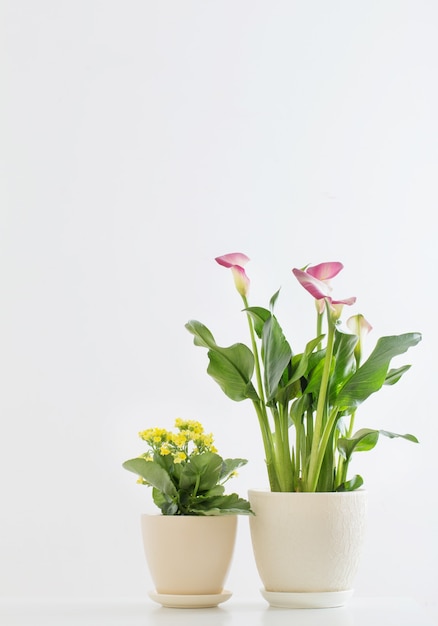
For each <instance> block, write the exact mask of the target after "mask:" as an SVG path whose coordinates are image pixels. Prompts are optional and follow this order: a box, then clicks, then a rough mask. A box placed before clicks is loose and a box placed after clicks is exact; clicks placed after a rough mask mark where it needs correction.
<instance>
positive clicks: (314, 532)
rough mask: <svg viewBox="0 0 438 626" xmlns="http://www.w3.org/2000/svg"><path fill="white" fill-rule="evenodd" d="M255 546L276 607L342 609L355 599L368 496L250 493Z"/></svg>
mask: <svg viewBox="0 0 438 626" xmlns="http://www.w3.org/2000/svg"><path fill="white" fill-rule="evenodd" d="M249 501H250V503H251V508H252V510H253V511H254V513H255V515H254V516H252V517H250V519H249V523H250V531H251V540H252V545H253V550H254V558H255V561H256V566H257V570H258V573H259V576H260V578H261V580H262V582H263V585H264V589H263V590H262V595H263V597H264V598H265V599H266V600H267V601H268V602H269V603H270V604H271V605H273V606H283V607H285V606H286V607H291V608H315V607H318V608H321V607H332V606H341V605H343V604H345V602H346V601H347V600H348V598H349V597H350V595H351V594H352V593H353V582H354V578H355V575H356V572H357V569H358V567H359V562H360V558H361V551H362V546H363V542H364V534H365V521H366V505H367V494H366V491H365V490H358V491H352V492H343V493H275V492H270V491H262V490H250V491H249Z"/></svg>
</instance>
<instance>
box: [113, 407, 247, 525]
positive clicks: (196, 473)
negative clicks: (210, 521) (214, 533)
mask: <svg viewBox="0 0 438 626" xmlns="http://www.w3.org/2000/svg"><path fill="white" fill-rule="evenodd" d="M175 429H176V430H175V432H172V431H169V430H166V429H164V428H148V429H147V430H143V431H141V432H140V433H139V436H140V438H141V439H142V440H143V441H144V442H146V444H147V445H148V446H149V449H148V450H146V452H144V453H142V454H140V455H139V456H137V457H135V458H133V459H129V460H127V461H125V462H124V463H123V467H124V468H125V469H127V470H129V471H130V472H133V473H134V474H137V476H138V481H137V482H139V483H140V484H143V485H147V486H148V487H152V497H153V500H154V503H155V504H156V505H157V506H158V508H159V509H160V510H161V512H162V513H163V515H237V514H241V515H242V514H243V515H250V514H251V513H252V511H251V509H250V504H249V502H248V501H247V500H245V499H243V498H240V497H239V496H238V495H237V494H236V493H231V494H225V487H224V485H225V483H226V482H227V481H228V480H229V479H230V478H233V477H234V476H236V474H237V472H236V470H237V469H238V468H239V467H242V466H243V465H245V464H246V463H247V461H246V459H223V458H222V457H221V456H219V454H218V453H217V450H216V448H215V446H214V445H213V435H212V434H211V433H205V432H204V427H203V426H202V424H201V423H200V422H197V421H195V420H183V419H181V418H177V419H176V420H175Z"/></svg>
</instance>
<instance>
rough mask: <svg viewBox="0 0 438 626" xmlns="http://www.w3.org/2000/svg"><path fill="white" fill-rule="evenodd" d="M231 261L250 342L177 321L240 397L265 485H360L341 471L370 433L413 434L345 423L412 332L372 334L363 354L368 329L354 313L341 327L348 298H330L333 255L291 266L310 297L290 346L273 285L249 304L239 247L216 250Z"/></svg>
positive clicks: (368, 445) (391, 379) (390, 373)
mask: <svg viewBox="0 0 438 626" xmlns="http://www.w3.org/2000/svg"><path fill="white" fill-rule="evenodd" d="M216 261H217V262H218V263H219V264H220V265H222V266H224V267H226V268H229V269H231V272H232V274H233V278H234V282H235V286H236V289H237V291H238V292H239V294H240V295H241V297H242V300H243V304H244V311H245V313H246V316H247V318H248V324H249V338H250V342H251V348H249V347H248V346H246V345H245V344H243V343H236V344H234V345H232V346H229V347H221V346H219V345H218V344H217V343H216V341H215V339H214V337H213V335H212V333H211V332H210V331H209V330H208V328H206V326H204V325H203V324H201V323H200V322H198V321H195V320H191V321H189V322H188V323H187V324H186V328H187V329H188V330H189V331H190V333H192V334H193V335H194V343H195V345H197V346H201V347H204V348H207V350H208V358H209V365H208V369H207V372H208V374H209V375H210V376H211V377H212V378H213V379H214V380H215V381H216V382H217V383H218V384H219V385H220V387H221V388H222V390H223V391H224V392H225V394H226V395H227V396H228V397H229V398H231V399H232V400H235V401H241V400H245V399H249V400H250V401H251V402H252V403H253V405H254V408H255V411H256V414H257V418H258V422H259V426H260V431H261V435H262V440H263V445H264V452H265V461H266V466H267V472H268V478H269V483H270V488H271V491H286V492H287V491H306V492H314V491H352V490H355V489H357V488H359V487H360V486H361V485H362V484H363V479H362V477H361V476H359V475H355V476H353V477H352V478H348V477H347V473H348V466H349V463H350V460H351V457H352V455H353V453H354V452H358V451H366V450H371V449H372V448H374V446H375V445H376V443H377V441H378V439H379V437H380V435H384V436H386V437H390V438H394V437H403V438H404V439H407V440H409V441H412V442H418V441H417V439H416V437H415V436H414V435H411V434H404V435H399V434H397V433H393V432H389V431H386V430H375V429H372V428H360V429H359V430H357V431H355V427H354V424H355V417H356V410H357V408H358V406H359V405H360V404H361V403H362V402H364V400H366V399H367V398H368V397H369V396H370V395H371V394H373V393H375V392H376V391H378V390H379V389H381V387H382V386H383V385H393V384H394V383H396V382H397V381H398V380H399V379H400V378H401V376H402V375H403V374H404V373H405V372H406V371H407V370H408V369H409V367H410V365H404V366H402V367H399V368H398V369H390V363H391V361H392V359H393V358H394V357H396V356H398V355H400V354H402V353H404V352H406V351H407V350H408V349H409V348H410V347H412V346H415V345H416V344H417V343H418V342H419V341H420V340H421V335H420V334H419V333H406V334H403V335H393V336H388V337H381V338H380V339H378V341H377V343H376V345H375V347H374V349H373V350H372V352H371V353H370V355H369V356H368V358H367V359H366V360H363V359H362V356H363V341H364V337H365V335H366V334H367V333H368V332H369V331H370V330H371V326H370V324H369V323H368V322H367V321H366V320H365V318H364V317H363V316H362V315H360V314H359V315H355V316H352V317H350V318H349V319H348V320H347V322H346V326H347V330H344V329H342V328H341V319H340V318H341V315H342V311H343V307H344V306H345V305H347V306H350V305H352V304H354V303H355V301H356V298H354V297H352V298H346V299H334V298H332V296H331V285H330V280H331V279H332V278H334V277H335V276H336V275H337V274H338V273H339V272H340V271H341V269H342V268H343V266H342V264H341V263H339V262H330V263H321V264H319V265H315V266H312V267H306V268H304V269H296V268H295V269H293V270H292V271H293V274H294V276H295V277H296V278H297V280H298V282H299V283H300V284H301V285H302V286H303V287H304V288H305V289H306V290H307V291H308V292H309V293H310V295H311V296H312V297H313V299H314V302H315V305H316V320H317V324H316V335H315V337H314V338H312V339H311V340H310V341H309V342H308V343H307V345H306V346H305V347H304V349H303V350H302V351H300V352H295V351H294V349H293V348H292V345H291V344H290V343H289V342H288V341H287V340H286V338H285V336H284V334H283V331H282V328H281V326H280V324H279V322H278V320H277V318H276V316H275V315H274V305H275V302H276V300H277V298H278V296H279V291H277V292H276V293H275V294H274V295H273V296H272V298H271V300H270V306H269V309H266V308H263V307H258V306H249V304H248V299H247V295H248V290H249V285H250V281H249V279H248V276H247V275H246V272H245V269H244V266H245V265H246V263H247V262H248V261H249V259H248V257H247V256H246V255H244V254H241V253H233V254H227V255H225V256H222V257H217V258H216Z"/></svg>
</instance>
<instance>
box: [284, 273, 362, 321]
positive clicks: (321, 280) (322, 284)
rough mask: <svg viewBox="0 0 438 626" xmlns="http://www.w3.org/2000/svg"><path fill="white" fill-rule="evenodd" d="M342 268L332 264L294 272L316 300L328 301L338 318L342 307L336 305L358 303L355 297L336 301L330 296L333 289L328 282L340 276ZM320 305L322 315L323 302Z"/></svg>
mask: <svg viewBox="0 0 438 626" xmlns="http://www.w3.org/2000/svg"><path fill="white" fill-rule="evenodd" d="M342 268H343V265H342V263H338V262H330V263H320V264H319V265H314V266H313V267H312V266H311V267H308V268H307V269H306V270H300V269H297V268H294V269H293V270H292V272H293V274H294V276H295V278H296V279H297V280H298V282H299V283H300V284H301V285H302V286H303V287H304V289H305V290H306V291H308V292H309V293H310V294H311V295H312V296H313V297H314V298H315V300H318V301H319V300H321V301H322V300H326V301H328V303H329V304H330V307H331V309H332V311H334V313H335V317H336V318H338V317H339V315H340V313H341V310H342V307H339V306H336V305H344V304H348V305H351V304H354V303H355V302H356V298H355V297H354V296H353V297H351V298H344V299H343V300H334V299H333V298H332V297H331V296H330V293H331V291H332V289H331V286H330V284H329V282H328V281H329V280H330V278H333V277H334V276H336V275H337V274H339V272H340V271H341V269H342ZM318 305H319V306H318V310H319V312H320V313H321V312H322V311H321V309H323V302H318Z"/></svg>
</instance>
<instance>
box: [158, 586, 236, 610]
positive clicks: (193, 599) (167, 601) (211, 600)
mask: <svg viewBox="0 0 438 626" xmlns="http://www.w3.org/2000/svg"><path fill="white" fill-rule="evenodd" d="M231 596H232V593H231V591H227V590H226V589H224V590H223V591H222V593H211V594H207V593H206V594H200V595H191V594H179V595H174V594H170V593H156V592H153V591H151V592H150V593H149V597H150V599H151V600H153V601H154V602H158V604H161V605H162V606H165V607H168V608H171V609H207V608H210V607H214V606H217V605H218V604H221V603H222V602H226V601H227V600H229V599H230V598H231Z"/></svg>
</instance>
